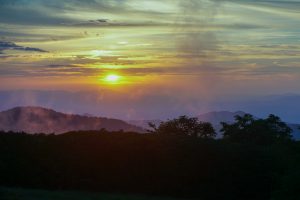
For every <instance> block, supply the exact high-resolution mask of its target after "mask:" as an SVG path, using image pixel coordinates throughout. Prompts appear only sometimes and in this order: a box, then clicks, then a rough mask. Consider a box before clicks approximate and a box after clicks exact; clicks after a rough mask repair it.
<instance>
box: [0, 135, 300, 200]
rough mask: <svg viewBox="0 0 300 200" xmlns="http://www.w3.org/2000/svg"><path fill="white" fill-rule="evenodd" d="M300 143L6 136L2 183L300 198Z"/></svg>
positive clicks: (0, 151)
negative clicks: (256, 143) (263, 143)
mask: <svg viewBox="0 0 300 200" xmlns="http://www.w3.org/2000/svg"><path fill="white" fill-rule="evenodd" d="M298 169H300V144H299V143H297V142H290V143H286V144H272V145H255V144H253V143H252V144H247V143H232V142H228V141H226V140H212V139H197V138H193V137H187V136H176V137H174V136H159V135H155V134H145V135H141V134H135V133H121V132H120V133H117V132H115V133H107V132H105V131H102V132H74V133H67V134H63V135H48V136H46V135H27V134H16V133H1V134H0V176H1V177H0V185H1V186H3V187H23V188H37V189H50V190H82V191H94V192H105V193H107V192H108V193H125V194H144V195H158V196H171V197H184V198H197V199H230V200H234V199H243V200H245V199H249V200H250V199H264V200H268V199H298V198H299V194H298V190H299V188H300V187H299V183H300V181H299V180H300V173H299V171H298Z"/></svg>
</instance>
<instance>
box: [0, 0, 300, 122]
mask: <svg viewBox="0 0 300 200" xmlns="http://www.w3.org/2000/svg"><path fill="white" fill-rule="evenodd" d="M299 19H300V1H299V0H286V1H284V0H260V1H256V0H165V1H161V0H160V1H158V0H147V1H146V0H85V1H81V0H52V1H46V0H0V83H1V84H0V90H2V91H16V90H31V91H32V90H39V91H43V90H44V91H51V90H62V91H68V92H82V91H89V92H90V93H93V94H94V95H95V93H96V95H97V98H98V96H100V97H99V98H100V100H99V102H98V104H101V101H103V102H106V103H107V102H114V105H122V108H123V110H124V111H122V109H121V108H120V113H126V110H127V111H128V113H131V114H128V116H127V115H126V117H127V118H137V117H140V118H153V117H157V118H159V117H160V116H162V115H163V114H162V113H164V112H167V111H168V112H170V113H172V114H187V113H192V114H197V113H200V112H203V111H209V110H211V109H218V108H219V107H217V106H215V107H211V105H212V104H214V102H216V101H219V100H220V99H222V100H224V101H233V100H237V99H242V100H243V101H245V100H247V99H250V98H251V97H254V96H263V95H274V94H276V95H278V94H280V95H281V94H287V93H293V94H300V20H299ZM112 77H115V78H113V79H114V80H112V79H111V78H112ZM116 77H117V78H116ZM99 98H98V99H99ZM124 101H125V102H135V103H136V104H139V105H141V106H140V107H141V108H140V109H137V108H135V107H134V106H132V105H131V104H130V103H127V104H126V103H125V104H124ZM122 102H123V103H122ZM67 103H68V102H66V104H67ZM114 105H110V106H111V107H113V106H114ZM151 105H160V106H155V108H156V110H157V111H156V112H154V113H153V114H151V115H149V116H147V114H146V113H147V110H144V111H143V112H142V111H141V110H142V107H143V106H144V107H147V108H148V107H149V108H148V109H150V110H151ZM168 105H170V106H172V108H170V109H165V108H166V107H167V106H168ZM93 106H96V104H95V105H93ZM220 108H221V109H227V108H226V107H220ZM164 109H165V110H164ZM172 110H173V111H172ZM250 111H251V110H250ZM75 112H76V111H75ZM116 112H118V111H116V110H114V114H112V115H113V116H115V113H116ZM151 112H152V111H151ZM141 113H143V114H141ZM99 114H101V111H99ZM122 115H124V114H122ZM170 115H171V114H170Z"/></svg>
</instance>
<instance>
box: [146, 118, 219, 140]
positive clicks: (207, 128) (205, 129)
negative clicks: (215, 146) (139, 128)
mask: <svg viewBox="0 0 300 200" xmlns="http://www.w3.org/2000/svg"><path fill="white" fill-rule="evenodd" d="M149 126H150V128H152V129H153V130H151V131H150V132H152V133H157V134H161V135H187V136H194V137H200V138H213V137H215V136H216V132H215V130H214V128H213V126H212V125H211V123H209V122H201V121H199V120H198V118H196V117H187V116H180V117H178V118H175V119H172V120H168V121H165V122H161V123H160V124H159V126H158V127H157V126H156V125H155V124H153V123H149Z"/></svg>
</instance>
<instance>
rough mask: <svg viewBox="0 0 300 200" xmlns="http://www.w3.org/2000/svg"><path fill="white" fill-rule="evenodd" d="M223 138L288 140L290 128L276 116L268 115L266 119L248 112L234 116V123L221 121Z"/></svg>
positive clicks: (290, 136)
mask: <svg viewBox="0 0 300 200" xmlns="http://www.w3.org/2000/svg"><path fill="white" fill-rule="evenodd" d="M221 125H222V126H223V127H222V129H221V132H223V136H224V138H227V139H230V140H233V141H240V142H241V141H242V142H247V141H249V142H251V141H252V142H255V143H260V144H270V143H273V142H275V141H289V140H291V138H292V135H291V132H292V129H291V128H290V127H288V126H287V124H286V123H284V122H282V121H281V119H280V118H279V117H278V116H275V115H272V114H271V115H269V117H268V118H266V119H254V117H253V116H252V115H250V114H245V115H244V116H235V123H233V124H228V123H226V122H221Z"/></svg>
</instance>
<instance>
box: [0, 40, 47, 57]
mask: <svg viewBox="0 0 300 200" xmlns="http://www.w3.org/2000/svg"><path fill="white" fill-rule="evenodd" d="M5 50H17V51H36V52H43V53H45V52H48V51H45V50H43V49H39V48H33V47H24V46H20V45H17V44H15V43H13V42H6V41H0V54H4V53H3V51H5Z"/></svg>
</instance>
